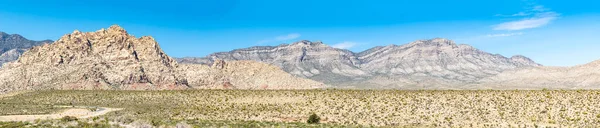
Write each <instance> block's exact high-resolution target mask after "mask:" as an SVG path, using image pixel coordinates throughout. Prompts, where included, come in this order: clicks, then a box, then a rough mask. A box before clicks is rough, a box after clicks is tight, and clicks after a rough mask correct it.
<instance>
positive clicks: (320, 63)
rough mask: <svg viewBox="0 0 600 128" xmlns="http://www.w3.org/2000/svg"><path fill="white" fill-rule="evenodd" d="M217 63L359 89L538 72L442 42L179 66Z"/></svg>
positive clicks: (306, 46)
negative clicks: (246, 64) (262, 67)
mask: <svg viewBox="0 0 600 128" xmlns="http://www.w3.org/2000/svg"><path fill="white" fill-rule="evenodd" d="M218 59H223V60H255V61H261V62H265V63H269V64H273V65H276V66H279V67H281V68H282V69H283V70H285V71H287V72H289V73H291V74H294V75H297V76H302V77H306V78H310V79H313V80H317V81H321V82H325V83H327V84H332V85H338V86H348V85H356V86H355V87H359V88H361V87H366V88H380V87H383V88H406V89H411V88H445V87H448V88H457V86H464V84H466V83H471V82H476V81H478V80H480V79H482V78H485V77H489V76H494V75H496V74H499V73H501V72H502V71H505V70H509V69H517V68H524V67H536V66H540V65H539V64H537V63H535V62H533V61H532V60H530V59H529V58H526V57H524V56H519V55H518V56H513V57H511V58H506V57H504V56H501V55H495V54H490V53H487V52H484V51H481V50H478V49H476V48H473V47H471V46H469V45H457V44H455V43H454V42H453V41H451V40H447V39H441V38H436V39H431V40H419V41H415V42H412V43H409V44H406V45H401V46H398V45H389V46H379V47H374V48H371V49H368V50H365V51H363V52H360V53H353V52H351V51H348V50H343V49H337V48H333V47H330V46H327V45H325V44H323V43H321V42H310V41H300V42H296V43H293V44H289V45H288V44H282V45H279V46H275V47H269V46H267V47H264V46H261V47H251V48H246V49H237V50H233V51H230V52H220V53H214V54H211V55H209V56H207V57H204V58H180V59H178V61H179V62H181V63H199V64H210V63H211V62H213V61H214V60H218Z"/></svg>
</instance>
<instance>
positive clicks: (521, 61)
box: [510, 55, 542, 66]
mask: <svg viewBox="0 0 600 128" xmlns="http://www.w3.org/2000/svg"><path fill="white" fill-rule="evenodd" d="M510 60H512V61H513V62H516V63H517V64H521V65H531V66H542V65H541V64H538V63H535V62H534V61H533V60H531V59H529V58H527V57H525V56H523V55H514V56H512V57H510Z"/></svg>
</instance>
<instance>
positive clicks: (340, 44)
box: [331, 41, 358, 49]
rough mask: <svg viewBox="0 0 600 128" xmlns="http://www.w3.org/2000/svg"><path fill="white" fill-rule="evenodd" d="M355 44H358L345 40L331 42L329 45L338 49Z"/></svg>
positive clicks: (347, 47)
mask: <svg viewBox="0 0 600 128" xmlns="http://www.w3.org/2000/svg"><path fill="white" fill-rule="evenodd" d="M356 45H358V43H354V42H348V41H346V42H342V43H337V44H333V45H331V47H334V48H339V49H349V48H352V47H354V46H356Z"/></svg>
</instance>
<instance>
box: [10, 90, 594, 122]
mask: <svg viewBox="0 0 600 128" xmlns="http://www.w3.org/2000/svg"><path fill="white" fill-rule="evenodd" d="M597 99H600V91H593V90H570V91H566V90H538V91H523V90H504V91H495V90H482V91H452V90H446V91H432V90H422V91H398V90H178V91H98V90H93V91H37V92H28V93H22V94H18V95H15V96H11V97H4V98H1V99H0V115H23V114H39V113H50V112H53V111H60V110H61V109H64V108H60V107H53V106H99V107H110V108H122V109H123V110H121V111H115V112H111V113H108V114H106V115H102V116H99V117H94V118H88V119H74V118H71V117H65V119H60V120H51V121H36V122H37V123H36V122H25V123H23V122H4V123H2V124H0V125H3V126H4V125H39V124H46V125H48V126H60V125H59V124H61V122H62V124H69V123H68V122H71V125H70V126H78V125H98V126H100V125H102V126H109V127H110V126H133V125H140V126H144V125H147V126H166V127H170V126H173V127H174V126H177V125H182V126H199V127H221V126H239V127H270V126H282V127H304V126H314V127H346V126H375V127H377V126H392V127H536V126H538V127H542V126H550V127H597V126H598V124H600V101H598V100H597ZM313 114H314V115H315V116H316V117H314V118H312V119H311V120H309V116H311V115H313ZM317 115H318V116H317ZM314 119H318V120H314ZM65 122H67V123H65ZM72 122H79V123H72ZM316 122H318V123H316ZM309 123H310V124H309Z"/></svg>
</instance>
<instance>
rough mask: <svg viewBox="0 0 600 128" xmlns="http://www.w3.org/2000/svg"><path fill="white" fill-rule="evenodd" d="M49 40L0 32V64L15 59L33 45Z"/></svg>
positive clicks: (49, 41)
mask: <svg viewBox="0 0 600 128" xmlns="http://www.w3.org/2000/svg"><path fill="white" fill-rule="evenodd" d="M51 42H52V41H51V40H43V41H32V40H28V39H26V38H24V37H23V36H21V35H17V34H6V33H4V32H0V66H2V64H4V63H6V62H10V61H14V60H17V58H19V56H21V54H23V53H24V52H25V51H27V50H28V49H29V48H31V47H33V46H38V45H42V44H47V43H51Z"/></svg>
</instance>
